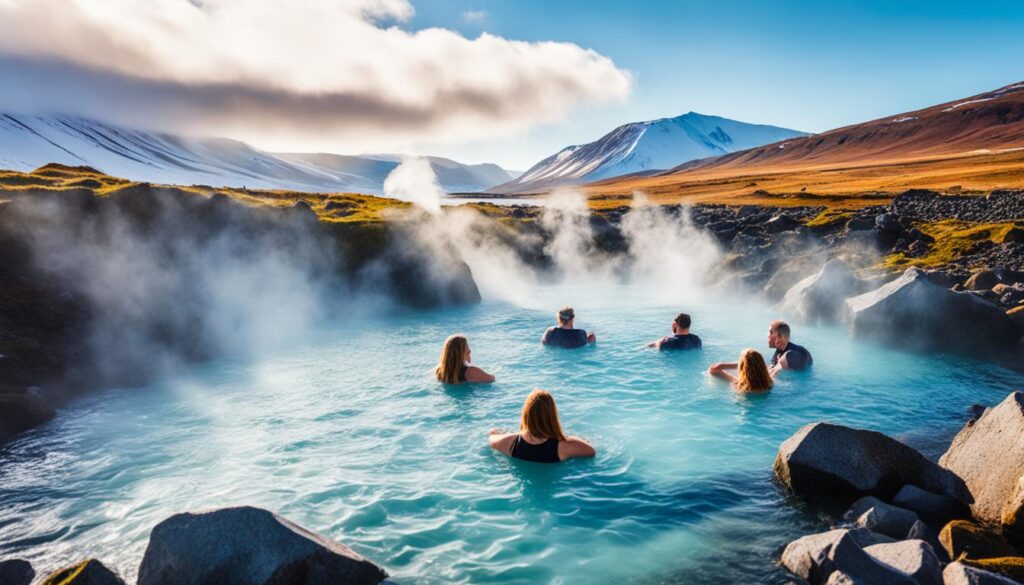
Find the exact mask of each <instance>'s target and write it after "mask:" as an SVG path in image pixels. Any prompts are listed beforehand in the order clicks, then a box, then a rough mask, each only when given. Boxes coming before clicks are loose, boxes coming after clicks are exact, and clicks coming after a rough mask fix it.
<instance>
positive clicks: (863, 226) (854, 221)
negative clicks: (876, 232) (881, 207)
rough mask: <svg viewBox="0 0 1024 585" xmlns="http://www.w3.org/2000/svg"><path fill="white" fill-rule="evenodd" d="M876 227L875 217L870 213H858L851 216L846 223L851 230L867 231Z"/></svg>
mask: <svg viewBox="0 0 1024 585" xmlns="http://www.w3.org/2000/svg"><path fill="white" fill-rule="evenodd" d="M874 227H875V218H874V217H873V216H870V215H857V216H854V217H852V218H850V221H848V222H847V223H846V229H848V230H850V231H866V230H870V229H872V228H874Z"/></svg>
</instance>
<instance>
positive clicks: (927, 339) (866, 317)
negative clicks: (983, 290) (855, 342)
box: [845, 268, 1017, 357]
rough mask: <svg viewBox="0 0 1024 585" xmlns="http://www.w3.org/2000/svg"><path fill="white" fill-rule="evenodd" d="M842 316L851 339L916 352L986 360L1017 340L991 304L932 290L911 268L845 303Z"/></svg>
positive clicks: (940, 289) (969, 295)
mask: <svg viewBox="0 0 1024 585" xmlns="http://www.w3.org/2000/svg"><path fill="white" fill-rule="evenodd" d="M845 312H846V316H847V319H848V321H849V322H850V324H851V326H852V328H853V332H854V334H855V335H857V336H859V337H870V338H874V339H879V340H882V341H886V342H889V343H893V344H898V345H902V346H909V347H913V348H917V349H925V350H937V351H949V352H955V353H962V354H966V355H973V356H984V357H991V356H992V355H993V354H1003V355H1005V354H1006V353H1008V352H1009V351H1010V348H1012V347H1013V344H1014V343H1016V340H1017V337H1016V335H1015V333H1016V332H1015V331H1014V327H1013V324H1012V323H1011V322H1010V319H1009V317H1007V316H1006V313H1005V312H1004V311H1003V310H1002V309H1000V308H999V307H998V306H997V305H995V304H994V303H991V302H989V301H987V300H985V299H983V298H980V297H978V296H976V295H974V294H972V293H957V292H953V291H951V290H949V289H946V288H943V287H941V286H938V285H936V284H934V283H932V282H931V281H929V280H928V278H927V277H926V276H925V274H924V272H922V271H921V270H920V269H917V268H909V269H907V271H906V272H904V273H903V275H902V276H900V277H899V278H897V279H896V280H894V281H892V282H890V283H888V284H885V285H883V286H882V287H880V288H878V289H876V290H874V291H871V292H868V293H864V294H862V295H860V296H856V297H852V298H849V299H846V302H845ZM951 339H956V340H957V342H956V343H950V340H951Z"/></svg>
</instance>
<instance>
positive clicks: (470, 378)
mask: <svg viewBox="0 0 1024 585" xmlns="http://www.w3.org/2000/svg"><path fill="white" fill-rule="evenodd" d="M466 381H467V382H479V383H483V384H490V383H491V382H493V381H494V376H492V375H490V374H488V373H487V372H485V371H483V370H481V369H480V368H478V367H476V366H468V367H467V368H466Z"/></svg>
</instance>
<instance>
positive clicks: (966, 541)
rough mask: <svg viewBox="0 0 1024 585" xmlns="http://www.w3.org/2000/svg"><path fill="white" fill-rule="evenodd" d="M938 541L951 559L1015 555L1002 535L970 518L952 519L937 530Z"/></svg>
mask: <svg viewBox="0 0 1024 585" xmlns="http://www.w3.org/2000/svg"><path fill="white" fill-rule="evenodd" d="M939 542H941V543H942V548H944V549H945V550H946V554H948V555H949V558H951V559H959V558H960V557H961V556H966V557H967V558H969V559H988V558H993V557H1012V556H1016V555H1017V554H1018V553H1017V550H1016V549H1015V548H1014V547H1013V546H1012V545H1011V544H1010V543H1009V541H1007V540H1006V539H1005V538H1003V537H1002V535H999V534H996V533H995V532H992V531H990V530H988V529H986V528H984V527H982V526H980V525H978V524H975V523H974V522H971V521H970V520H953V521H952V522H950V523H949V524H946V526H945V527H943V529H942V531H941V532H939Z"/></svg>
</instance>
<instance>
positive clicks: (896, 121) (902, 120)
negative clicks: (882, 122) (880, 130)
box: [889, 116, 917, 124]
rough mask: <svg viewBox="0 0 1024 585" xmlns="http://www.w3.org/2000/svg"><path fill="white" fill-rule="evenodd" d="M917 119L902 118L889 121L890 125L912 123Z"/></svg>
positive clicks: (912, 117) (915, 117)
mask: <svg viewBox="0 0 1024 585" xmlns="http://www.w3.org/2000/svg"><path fill="white" fill-rule="evenodd" d="M916 119H917V116H900V117H899V118H893V119H892V120H889V123H890V124H902V123H904V122H912V121H914V120H916Z"/></svg>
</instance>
